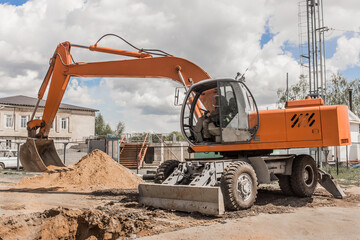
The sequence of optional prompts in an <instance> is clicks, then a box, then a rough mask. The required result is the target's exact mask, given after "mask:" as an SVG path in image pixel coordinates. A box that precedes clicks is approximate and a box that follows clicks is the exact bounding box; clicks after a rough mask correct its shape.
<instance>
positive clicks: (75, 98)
mask: <svg viewBox="0 0 360 240" xmlns="http://www.w3.org/2000/svg"><path fill="white" fill-rule="evenodd" d="M64 98H65V99H66V100H67V101H68V102H71V103H72V104H78V105H84V106H91V105H93V104H103V103H104V101H103V100H102V99H97V97H96V95H91V94H90V93H89V89H88V87H87V86H86V85H85V84H84V82H83V81H81V80H79V79H76V78H74V79H71V81H70V83H69V85H68V87H67V90H66V93H65V96H64Z"/></svg>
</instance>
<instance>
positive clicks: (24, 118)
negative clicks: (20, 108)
mask: <svg viewBox="0 0 360 240" xmlns="http://www.w3.org/2000/svg"><path fill="white" fill-rule="evenodd" d="M27 121H28V117H27V116H21V118H20V127H21V128H26V126H27Z"/></svg>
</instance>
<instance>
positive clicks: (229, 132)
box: [181, 79, 259, 145]
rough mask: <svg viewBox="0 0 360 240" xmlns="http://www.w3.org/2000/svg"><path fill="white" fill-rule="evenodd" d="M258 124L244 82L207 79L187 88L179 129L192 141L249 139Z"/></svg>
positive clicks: (197, 143) (209, 141)
mask: <svg viewBox="0 0 360 240" xmlns="http://www.w3.org/2000/svg"><path fill="white" fill-rule="evenodd" d="M258 128H259V113H258V109H257V106H256V103H255V100H254V98H253V96H252V94H251V92H250V91H249V89H248V88H247V86H246V85H245V84H244V82H242V81H238V80H234V79H210V80H205V81H201V82H199V83H196V84H194V85H193V86H192V87H191V88H190V89H189V90H188V91H187V93H186V96H185V99H184V103H183V105H182V110H181V131H182V133H183V136H184V137H185V139H186V140H187V141H188V142H189V143H190V144H191V145H206V144H222V143H248V142H249V141H251V140H252V139H254V137H255V134H256V132H257V130H258Z"/></svg>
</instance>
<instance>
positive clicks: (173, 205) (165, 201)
mask: <svg viewBox="0 0 360 240" xmlns="http://www.w3.org/2000/svg"><path fill="white" fill-rule="evenodd" d="M139 203H140V204H144V205H147V206H152V207H156V208H162V209H170V210H177V211H183V212H200V213H202V214H205V215H215V216H218V215H222V214H224V212H225V207H224V200H223V195H222V192H221V190H220V188H219V187H195V186H184V185H165V184H139Z"/></svg>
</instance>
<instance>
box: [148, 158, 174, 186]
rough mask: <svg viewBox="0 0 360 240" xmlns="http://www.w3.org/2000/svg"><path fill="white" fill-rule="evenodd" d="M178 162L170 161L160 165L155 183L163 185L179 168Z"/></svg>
mask: <svg viewBox="0 0 360 240" xmlns="http://www.w3.org/2000/svg"><path fill="white" fill-rule="evenodd" d="M179 163H180V162H179V161H178V160H168V161H165V162H163V163H162V164H160V166H159V167H158V169H157V170H156V174H155V180H154V182H155V183H159V184H160V183H162V182H163V181H165V179H167V178H168V177H169V176H170V174H171V173H172V172H173V171H174V170H175V168H177V167H178V166H179Z"/></svg>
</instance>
